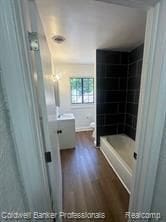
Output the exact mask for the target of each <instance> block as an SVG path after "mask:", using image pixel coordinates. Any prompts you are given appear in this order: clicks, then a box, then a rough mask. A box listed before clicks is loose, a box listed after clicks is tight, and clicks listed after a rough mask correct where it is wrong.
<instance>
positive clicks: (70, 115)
mask: <svg viewBox="0 0 166 222" xmlns="http://www.w3.org/2000/svg"><path fill="white" fill-rule="evenodd" d="M72 119H75V117H74V115H73V113H64V114H61V115H60V116H59V117H58V118H57V120H72Z"/></svg>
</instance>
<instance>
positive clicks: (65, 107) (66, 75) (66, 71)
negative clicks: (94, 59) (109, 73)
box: [54, 64, 95, 131]
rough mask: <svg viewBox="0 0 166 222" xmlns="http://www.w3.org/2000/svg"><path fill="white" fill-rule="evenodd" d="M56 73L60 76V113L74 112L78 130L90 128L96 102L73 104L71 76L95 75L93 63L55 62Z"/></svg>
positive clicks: (93, 118) (93, 119)
mask: <svg viewBox="0 0 166 222" xmlns="http://www.w3.org/2000/svg"><path fill="white" fill-rule="evenodd" d="M54 69H55V73H56V74H57V75H59V76H60V79H59V96H60V107H59V112H60V113H73V114H74V116H75V120H76V130H77V131H82V130H88V129H89V126H90V123H91V122H94V121H95V105H94V104H76V105H74V104H71V97H70V96H71V91H70V78H71V77H87V76H88V77H89V76H90V77H95V73H94V72H95V70H94V65H93V64H55V67H54Z"/></svg>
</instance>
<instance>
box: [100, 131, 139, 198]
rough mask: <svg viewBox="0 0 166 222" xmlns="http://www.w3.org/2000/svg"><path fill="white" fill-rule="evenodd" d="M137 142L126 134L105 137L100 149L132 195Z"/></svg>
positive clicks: (101, 139) (102, 139)
mask: <svg viewBox="0 0 166 222" xmlns="http://www.w3.org/2000/svg"><path fill="white" fill-rule="evenodd" d="M134 145H135V142H134V140H132V139H131V138H129V137H128V136H127V135H125V134H118V135H111V136H103V137H101V138H100V149H101V151H102V153H103V154H104V156H105V158H106V160H107V161H108V163H109V164H110V165H111V167H112V168H113V170H114V172H115V173H116V175H117V176H118V178H119V179H120V181H121V183H122V184H123V186H124V187H125V189H126V190H127V191H128V193H129V194H130V191H131V177H132V168H133V162H134V161H133V152H134Z"/></svg>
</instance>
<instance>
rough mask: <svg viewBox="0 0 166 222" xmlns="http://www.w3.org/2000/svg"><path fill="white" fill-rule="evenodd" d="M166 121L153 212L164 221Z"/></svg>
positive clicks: (165, 217)
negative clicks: (158, 214) (157, 213)
mask: <svg viewBox="0 0 166 222" xmlns="http://www.w3.org/2000/svg"><path fill="white" fill-rule="evenodd" d="M165 172H166V120H165V127H164V133H163V139H162V144H161V151H160V159H159V165H158V171H157V177H156V184H155V189H154V194H153V202H152V212H159V213H160V214H161V217H162V218H163V220H161V221H165V220H166V204H165V201H166V176H165Z"/></svg>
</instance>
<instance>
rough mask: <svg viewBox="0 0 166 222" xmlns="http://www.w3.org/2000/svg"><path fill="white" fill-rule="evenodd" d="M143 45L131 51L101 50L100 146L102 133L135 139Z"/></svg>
mask: <svg viewBox="0 0 166 222" xmlns="http://www.w3.org/2000/svg"><path fill="white" fill-rule="evenodd" d="M142 56H143V46H140V47H138V48H137V49H135V50H133V51H132V52H131V53H127V52H113V51H110V50H97V60H96V64H97V67H96V87H97V90H96V91H97V102H96V103H97V111H96V115H97V118H96V122H97V124H96V126H97V145H99V143H100V136H104V135H111V134H119V133H126V134H127V135H128V136H130V137H131V138H133V139H134V138H135V131H136V120H137V109H138V98H139V85H140V75H141V66H142Z"/></svg>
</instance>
